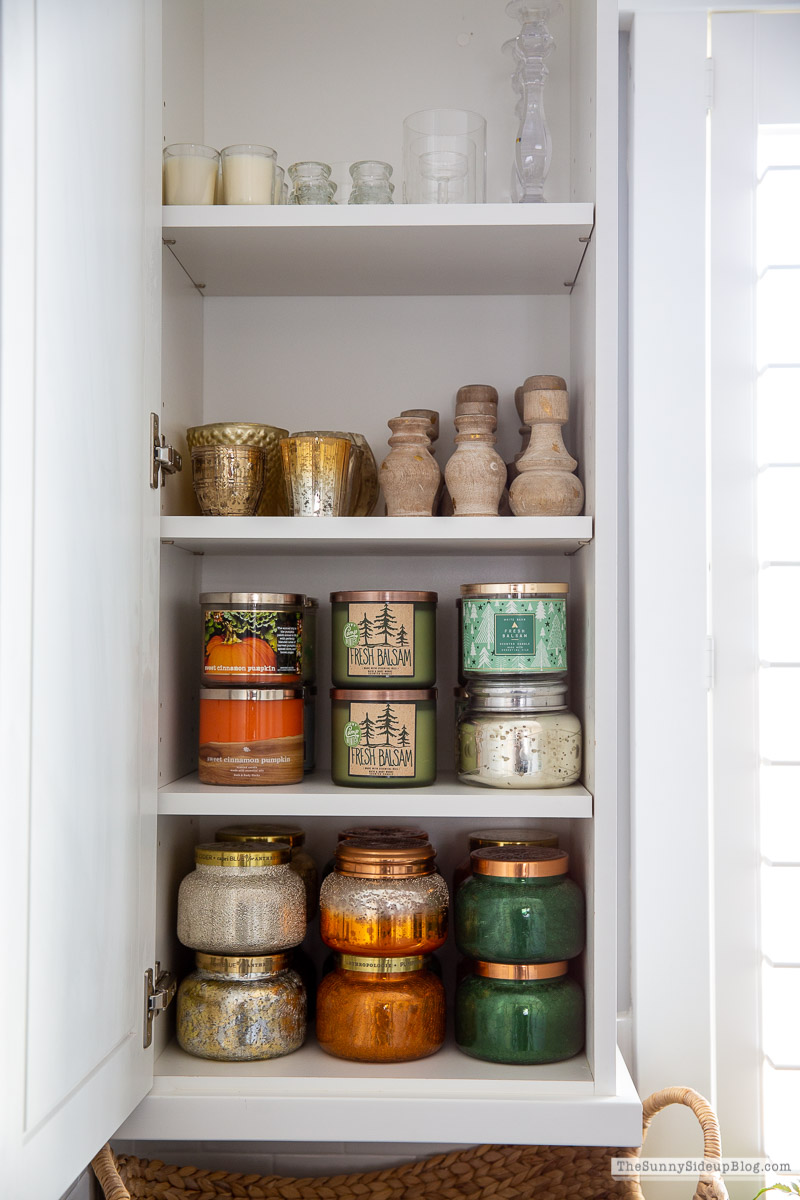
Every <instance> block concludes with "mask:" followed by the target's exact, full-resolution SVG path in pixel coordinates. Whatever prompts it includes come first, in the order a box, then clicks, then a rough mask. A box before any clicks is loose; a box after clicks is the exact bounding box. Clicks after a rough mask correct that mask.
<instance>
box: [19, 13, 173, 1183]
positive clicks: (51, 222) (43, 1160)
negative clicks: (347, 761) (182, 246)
mask: <svg viewBox="0 0 800 1200" xmlns="http://www.w3.org/2000/svg"><path fill="white" fill-rule="evenodd" d="M154 16H156V17H157V14H154V13H153V12H152V11H151V10H150V9H149V6H148V4H147V0H115V2H114V3H113V4H108V3H106V2H104V0H71V2H70V3H69V4H65V3H63V0H36V3H35V4H33V3H24V2H23V0H10V2H9V3H8V4H4V5H3V18H2V19H3V29H2V35H3V55H4V62H3V67H4V84H3V88H4V95H3V110H4V128H3V135H4V148H5V149H4V157H3V164H2V167H3V176H4V182H3V189H4V190H3V214H4V215H3V261H4V263H5V267H4V273H3V344H4V351H5V350H6V349H7V350H8V361H4V366H3V391H2V422H3V427H2V433H3V449H2V455H3V457H2V464H1V469H0V487H1V488H2V491H1V492H0V502H1V503H2V510H1V511H0V520H2V528H1V529H0V532H1V533H2V535H3V549H2V558H0V668H3V670H2V691H3V697H2V710H1V711H2V714H3V716H4V717H5V716H7V717H8V723H7V724H6V722H5V721H4V730H3V734H2V735H0V737H2V738H3V742H2V743H1V744H2V756H3V760H4V761H5V762H6V763H8V764H9V771H8V773H7V775H6V782H7V784H10V789H9V799H11V800H12V804H10V805H9V821H10V825H9V827H8V831H10V832H11V833H12V835H13V836H12V845H13V856H9V857H12V861H11V863H10V864H9V869H8V871H7V872H6V873H5V877H4V880H3V887H4V888H5V887H7V888H8V895H7V897H6V896H4V900H5V902H6V904H7V905H8V907H7V908H6V912H7V913H13V914H14V918H13V923H12V946H13V961H14V972H13V977H14V984H15V987H14V992H13V995H10V994H8V993H7V994H6V995H4V997H3V1004H2V1007H3V1010H4V1012H3V1017H4V1029H6V1030H8V1029H9V1028H14V1030H15V1032H16V1036H15V1039H14V1045H13V1046H12V1047H10V1048H8V1050H7V1053H8V1057H9V1062H8V1064H4V1065H7V1067H8V1073H7V1074H6V1076H5V1078H6V1079H7V1080H9V1081H10V1087H8V1089H7V1091H6V1097H5V1099H6V1102H7V1104H8V1107H9V1110H10V1111H9V1113H8V1115H7V1119H6V1120H5V1121H4V1128H5V1133H6V1136H7V1137H8V1138H9V1142H10V1145H9V1147H8V1153H7V1154H4V1156H3V1160H4V1162H5V1163H9V1162H10V1163H11V1164H13V1166H12V1171H11V1177H12V1179H13V1180H14V1186H12V1189H11V1192H10V1193H9V1194H10V1195H14V1196H16V1195H20V1196H21V1195H23V1194H24V1195H26V1196H27V1197H38V1196H41V1197H42V1200H53V1197H55V1196H57V1195H59V1194H60V1193H61V1191H63V1190H64V1189H65V1188H66V1187H67V1186H68V1185H69V1184H70V1182H71V1181H72V1179H73V1178H74V1177H75V1176H76V1175H77V1174H78V1173H79V1172H80V1169H81V1168H82V1166H84V1165H85V1163H86V1162H87V1161H88V1159H89V1158H90V1157H91V1155H92V1154H93V1153H94V1152H95V1151H96V1150H97V1149H98V1148H99V1146H100V1144H102V1142H103V1140H105V1138H107V1137H108V1136H109V1135H110V1134H111V1133H112V1132H113V1131H114V1129H115V1128H116V1127H117V1126H118V1125H119V1123H120V1122H121V1120H122V1119H124V1117H125V1116H126V1115H127V1113H128V1112H129V1111H130V1109H131V1108H132V1107H133V1106H134V1105H135V1104H136V1103H137V1102H138V1100H139V1099H140V1098H141V1097H142V1096H143V1095H144V1094H145V1092H146V1091H147V1089H148V1087H149V1086H150V1083H151V1080H152V1056H151V1053H148V1052H145V1050H144V1049H143V1046H142V1021H143V1017H142V1005H143V1000H142V995H143V973H144V970H145V967H146V966H152V965H153V946H152V942H153V929H154V913H153V909H154V894H155V888H154V886H153V882H152V881H153V878H154V859H155V841H156V837H155V833H156V831H155V794H156V786H155V782H156V775H155V753H154V752H155V745H156V741H155V737H154V734H153V729H154V711H153V710H154V703H155V702H154V694H155V671H156V662H157V659H156V633H157V631H156V620H157V603H156V596H157V565H156V564H157V555H156V553H155V547H156V546H157V517H158V514H157V505H158V497H157V493H156V492H151V490H150V489H149V487H148V479H147V443H148V436H147V412H148V409H149V408H151V407H152V408H154V409H155V411H158V410H159V406H158V401H157V400H156V399H155V397H154V396H153V395H152V394H150V392H151V390H152V384H153V380H154V379H155V378H156V375H157V373H156V372H155V371H154V370H153V369H152V359H153V355H154V352H155V347H156V345H157V342H156V341H154V339H153V336H152V325H153V322H154V320H155V319H157V316H158V313H157V302H158V296H157V294H156V292H157V287H156V285H155V280H154V277H153V274H152V272H151V271H150V270H149V263H150V261H151V260H152V257H153V254H152V246H151V245H150V243H151V241H152V240H153V238H154V237H157V230H156V229H155V227H153V225H152V222H150V220H149V210H150V208H152V212H153V214H154V215H156V219H157V205H152V206H147V205H146V203H145V199H146V191H145V186H144V181H145V165H146V163H145V145H146V133H147V132H148V129H149V126H148V122H149V120H150V118H149V117H148V104H151V102H150V101H148V96H147V93H146V88H145V47H146V41H147V39H148V38H149V37H151V36H152V33H151V28H152V26H151V21H152V18H153V17H154ZM150 50H151V51H152V46H151V47H150ZM6 68H8V70H9V72H10V74H11V77H10V78H9V77H8V76H6V75H5V69H6ZM151 106H152V105H151ZM156 107H157V101H156ZM12 113H13V114H14V116H12ZM13 120H16V121H18V122H21V123H22V125H23V127H24V129H25V136H24V138H20V137H19V136H16V141H15V135H14V133H13V132H11V131H10V128H9V127H10V125H11V123H12V121H13ZM149 132H152V130H149ZM7 135H10V136H9V137H8V138H7ZM154 144H155V146H156V147H157V145H158V140H156V141H155V143H154ZM156 154H157V151H156ZM148 169H149V170H150V171H151V172H152V166H151V165H148ZM157 199H158V197H157V196H156V200H157ZM26 200H27V203H26ZM7 251H8V254H7ZM17 304H19V305H20V306H22V311H19V310H17ZM4 358H5V355H4ZM6 1001H7V1002H8V1012H7V1013H6V1012H5V1002H6Z"/></svg>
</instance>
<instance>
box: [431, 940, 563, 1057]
mask: <svg viewBox="0 0 800 1200" xmlns="http://www.w3.org/2000/svg"><path fill="white" fill-rule="evenodd" d="M472 970H473V972H474V973H473V974H471V975H467V976H466V978H464V979H462V980H461V982H460V983H459V985H458V990H457V992H456V1013H455V1017H456V1044H457V1045H458V1048H459V1050H463V1052H464V1053H465V1054H469V1055H471V1056H472V1057H473V1058H482V1059H486V1060H487V1061H488V1062H497V1063H512V1064H519V1065H526V1066H529V1065H532V1064H535V1063H552V1062H561V1061H562V1060H563V1059H565V1058H572V1057H573V1055H575V1054H578V1053H580V1051H581V1050H582V1049H583V1044H584V1039H585V1015H584V999H583V989H582V988H581V986H580V984H579V983H578V982H577V981H576V980H574V979H570V977H569V976H568V975H567V963H565V962H555V963H544V964H541V965H539V966H535V965H529V966H508V965H505V964H503V963H487V962H474V963H473V964H472Z"/></svg>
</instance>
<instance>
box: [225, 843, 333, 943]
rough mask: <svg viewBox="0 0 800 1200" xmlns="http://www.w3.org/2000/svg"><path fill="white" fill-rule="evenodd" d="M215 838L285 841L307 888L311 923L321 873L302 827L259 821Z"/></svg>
mask: <svg viewBox="0 0 800 1200" xmlns="http://www.w3.org/2000/svg"><path fill="white" fill-rule="evenodd" d="M214 837H215V838H216V840H217V841H218V842H238V843H240V844H242V843H244V844H249V843H252V842H270V843H273V842H282V843H285V844H286V845H287V846H289V847H290V848H291V852H292V856H291V859H290V860H289V861H290V865H291V867H292V870H293V871H296V872H297V874H298V875H299V876H300V878H301V879H302V881H303V886H304V887H305V889H306V920H309V921H310V920H311V918H312V917H313V916H314V913H315V912H316V911H317V897H318V895H319V871H318V870H317V864H316V863H315V862H314V860H313V858H312V857H311V855H310V854H309V853H308V851H307V850H306V848H305V841H306V833H305V830H304V829H301V828H300V826H299V825H273V824H271V823H268V822H266V821H255V822H253V824H251V825H226V826H225V828H224V829H218V830H217V832H216V834H215V835H214Z"/></svg>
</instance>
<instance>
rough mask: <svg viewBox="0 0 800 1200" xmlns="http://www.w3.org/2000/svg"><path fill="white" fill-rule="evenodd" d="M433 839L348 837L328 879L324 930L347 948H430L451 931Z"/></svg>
mask: <svg viewBox="0 0 800 1200" xmlns="http://www.w3.org/2000/svg"><path fill="white" fill-rule="evenodd" d="M435 853H436V852H435V850H434V849H433V846H431V845H430V843H422V842H416V843H411V842H397V841H393V840H391V839H389V838H383V839H379V838H376V839H375V840H374V841H363V842H362V841H352V842H348V841H344V842H340V843H339V845H338V846H337V847H336V866H335V870H334V871H333V873H332V874H331V875H329V876H328V877H327V879H326V880H325V881H324V882H323V884H322V890H321V891H320V897H319V931H320V935H321V937H322V940H323V942H325V944H326V945H327V946H330V947H331V949H332V950H338V951H339V952H340V953H342V954H365V955H379V956H383V957H394V956H396V955H397V956H405V955H409V954H430V953H432V951H434V950H438V949H439V947H440V946H441V945H442V944H443V943H444V941H445V938H446V937H447V911H448V907H449V894H448V891H447V884H446V883H445V881H444V880H443V879H442V877H441V875H440V874H439V873H438V872H437V871H436V868H435V863H434V857H435Z"/></svg>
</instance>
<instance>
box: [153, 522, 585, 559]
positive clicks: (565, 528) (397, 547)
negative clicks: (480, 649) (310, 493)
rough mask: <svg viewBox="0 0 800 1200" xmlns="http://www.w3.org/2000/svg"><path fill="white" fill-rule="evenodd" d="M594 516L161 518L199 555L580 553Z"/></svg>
mask: <svg viewBox="0 0 800 1200" xmlns="http://www.w3.org/2000/svg"><path fill="white" fill-rule="evenodd" d="M592 525H593V521H592V518H591V517H332V518H327V519H325V518H320V517H162V518H161V540H162V542H163V543H165V544H167V545H175V546H180V547H181V548H182V549H184V550H190V551H192V553H194V554H309V553H314V554H355V555H362V554H363V555H376V554H377V555H387V554H414V555H436V556H437V557H439V556H440V555H443V554H447V555H451V556H452V555H473V554H476V553H477V554H514V555H520V556H521V555H527V554H574V553H575V552H576V551H577V550H579V549H580V547H581V546H583V545H585V544H586V543H587V542H589V541H591V539H592Z"/></svg>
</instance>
